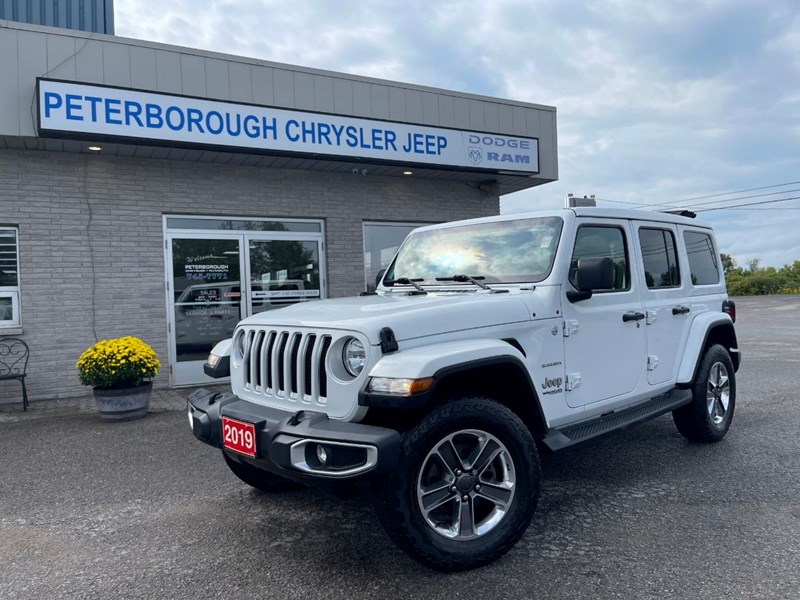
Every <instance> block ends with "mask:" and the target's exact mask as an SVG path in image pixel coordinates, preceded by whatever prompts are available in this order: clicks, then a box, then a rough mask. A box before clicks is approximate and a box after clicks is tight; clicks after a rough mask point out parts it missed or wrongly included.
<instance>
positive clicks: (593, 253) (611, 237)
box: [569, 225, 630, 292]
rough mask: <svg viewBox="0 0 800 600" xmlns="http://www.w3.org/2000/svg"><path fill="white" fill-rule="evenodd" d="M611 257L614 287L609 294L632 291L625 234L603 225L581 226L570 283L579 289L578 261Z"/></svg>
mask: <svg viewBox="0 0 800 600" xmlns="http://www.w3.org/2000/svg"><path fill="white" fill-rule="evenodd" d="M606 256H608V257H610V258H611V260H612V261H613V262H614V287H612V288H611V289H610V290H599V291H608V292H619V291H622V290H627V289H630V270H629V269H628V251H627V248H626V246H625V234H624V233H622V229H620V228H619V227H611V226H603V225H581V226H580V227H579V228H578V234H577V237H576V238H575V250H574V251H573V252H572V260H571V261H570V266H569V282H570V283H571V284H572V285H573V286H575V288H576V289H580V288H579V287H578V277H577V275H578V260H580V259H581V258H604V257H606Z"/></svg>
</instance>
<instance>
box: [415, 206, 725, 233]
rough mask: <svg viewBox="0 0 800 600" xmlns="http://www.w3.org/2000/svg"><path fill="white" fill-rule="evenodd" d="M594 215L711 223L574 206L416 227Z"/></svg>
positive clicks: (655, 213) (649, 212)
mask: <svg viewBox="0 0 800 600" xmlns="http://www.w3.org/2000/svg"><path fill="white" fill-rule="evenodd" d="M568 216H569V217H571V216H575V217H594V218H600V219H602V218H606V219H627V220H630V221H652V222H653V223H671V224H675V225H687V226H690V227H700V228H703V229H711V225H709V224H707V223H703V222H702V221H697V220H696V219H691V218H689V217H683V216H680V215H675V214H671V213H666V212H660V211H654V210H635V209H628V208H597V207H575V208H560V209H553V210H540V211H535V212H521V213H511V214H505V215H495V216H491V217H479V218H477V219H465V220H462V221H451V222H449V223H439V224H436V225H426V226H423V227H420V228H418V231H426V230H430V229H442V228H446V227H458V226H462V225H470V224H479V223H497V222H503V221H517V220H520V219H535V218H540V217H562V218H565V217H568Z"/></svg>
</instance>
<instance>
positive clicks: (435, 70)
mask: <svg viewBox="0 0 800 600" xmlns="http://www.w3.org/2000/svg"><path fill="white" fill-rule="evenodd" d="M115 14H116V28H117V30H116V32H117V34H118V35H122V36H129V37H135V38H140V39H146V40H154V41H159V42H166V43H171V44H178V45H184V46H190V47H195V48H202V49H206V50H214V51H219V52H227V53H231V54H238V55H243V56H250V57H255V58H262V59H267V60H273V61H278V62H286V63H291V64H297V65H304V66H309V67H317V68H322V69H331V70H336V71H344V72H348V73H355V74H360V75H369V76H374V77H381V78H386V79H394V80H399V81H405V82H410V83H416V84H422V85H429V86H435V87H441V88H448V89H453V90H459V91H465V92H472V93H477V94H486V95H491V96H500V97H506V98H513V99H516V100H523V101H528V102H536V103H540V104H548V105H553V106H556V107H557V109H558V138H559V139H558V144H559V146H558V152H559V173H560V181H558V182H556V183H552V184H548V185H545V186H543V187H541V188H535V189H533V190H527V191H524V192H519V193H517V194H513V195H509V196H506V197H504V198H503V200H502V211H503V212H516V211H522V210H536V209H539V208H548V207H556V206H561V204H562V203H563V197H564V196H565V195H566V193H567V192H573V193H575V194H577V195H584V194H587V195H588V194H595V195H596V196H597V197H598V198H603V199H608V200H614V201H617V202H635V203H643V204H648V205H654V204H660V205H665V204H675V205H687V206H688V205H699V203H701V202H704V203H710V202H713V201H719V200H722V202H717V203H713V204H704V205H703V206H698V208H716V207H724V206H732V205H736V204H743V203H745V202H760V201H765V200H776V199H781V198H787V197H794V196H800V85H798V84H800V4H798V3H797V1H796V0H770V2H761V1H743V0H742V1H740V0H690V1H683V0H670V1H663V2H660V1H658V0H651V1H648V2H641V1H640V0H582V1H578V0H575V1H573V0H491V1H486V0H482V1H471V0H442V1H437V0H425V1H422V0H405V1H404V2H389V1H388V0H386V1H379V0H357V1H355V0H336V1H333V0H331V1H325V0H301V1H294V2H289V1H286V0H283V1H280V0H203V1H202V2H197V1H196V0H170V1H168V2H167V1H164V0H117V1H116V2H115ZM789 182H797V183H794V184H793V185H786V186H782V187H770V188H768V189H763V190H757V191H752V192H749V193H743V194H738V195H726V196H718V197H713V198H703V199H699V200H692V201H688V202H687V201H685V200H686V199H691V198H696V197H697V196H707V195H711V194H719V193H724V192H731V191H735V190H743V189H749V188H760V187H765V186H775V185H778V184H784V183H789ZM774 192H778V193H774ZM755 194H772V195H767V196H760V197H758V198H750V199H745V200H741V201H739V202H734V201H732V199H733V198H736V197H737V196H750V195H755ZM607 205H608V206H620V207H621V206H624V205H622V204H616V205H614V204H610V203H609V204H607ZM702 217H703V219H705V220H708V221H710V222H712V223H713V224H714V225H715V227H716V229H717V232H718V234H717V235H718V238H719V240H720V244H721V247H722V251H723V252H729V253H731V254H733V255H734V257H735V258H736V259H737V260H738V261H739V262H740V263H744V262H745V261H746V260H747V259H749V258H752V257H759V258H761V259H762V263H763V264H767V265H776V266H777V265H781V264H783V263H786V262H790V261H793V260H797V259H800V200H793V201H789V202H777V203H769V204H765V205H762V206H761V207H759V208H758V209H757V210H752V209H750V210H715V211H709V212H705V213H703V215H702Z"/></svg>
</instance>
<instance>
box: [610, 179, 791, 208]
mask: <svg viewBox="0 0 800 600" xmlns="http://www.w3.org/2000/svg"><path fill="white" fill-rule="evenodd" d="M797 183H800V181H790V182H788V183H781V184H776V185H766V186H762V187H757V188H750V189H747V190H737V191H735V192H725V193H722V194H711V195H708V196H696V197H694V198H687V199H685V200H678V201H677V202H675V203H667V202H665V203H658V204H646V203H643V202H627V201H624V200H611V199H609V198H597V200H599V201H602V202H611V203H614V204H630V205H632V206H645V207H649V208H661V207H664V208H689V209H693V208H695V207H697V206H707V205H709V204H719V203H720V202H733V201H736V200H749V199H751V198H763V197H766V196H777V195H780V194H789V193H793V192H800V189H792V190H781V191H779V192H768V193H766V194H751V195H749V196H738V197H736V198H724V199H722V200H711V201H709V202H697V203H694V204H692V205H688V204H686V203H687V202H690V201H693V200H701V199H704V198H716V197H719V196H728V195H732V194H742V193H744V192H751V191H757V190H766V189H771V188H776V187H784V186H787V185H792V184H797Z"/></svg>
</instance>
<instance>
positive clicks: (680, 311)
mask: <svg viewBox="0 0 800 600" xmlns="http://www.w3.org/2000/svg"><path fill="white" fill-rule="evenodd" d="M691 310H692V309H691V308H689V307H688V306H674V307H672V314H673V315H685V314H686V313H688V312H690V311H691Z"/></svg>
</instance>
